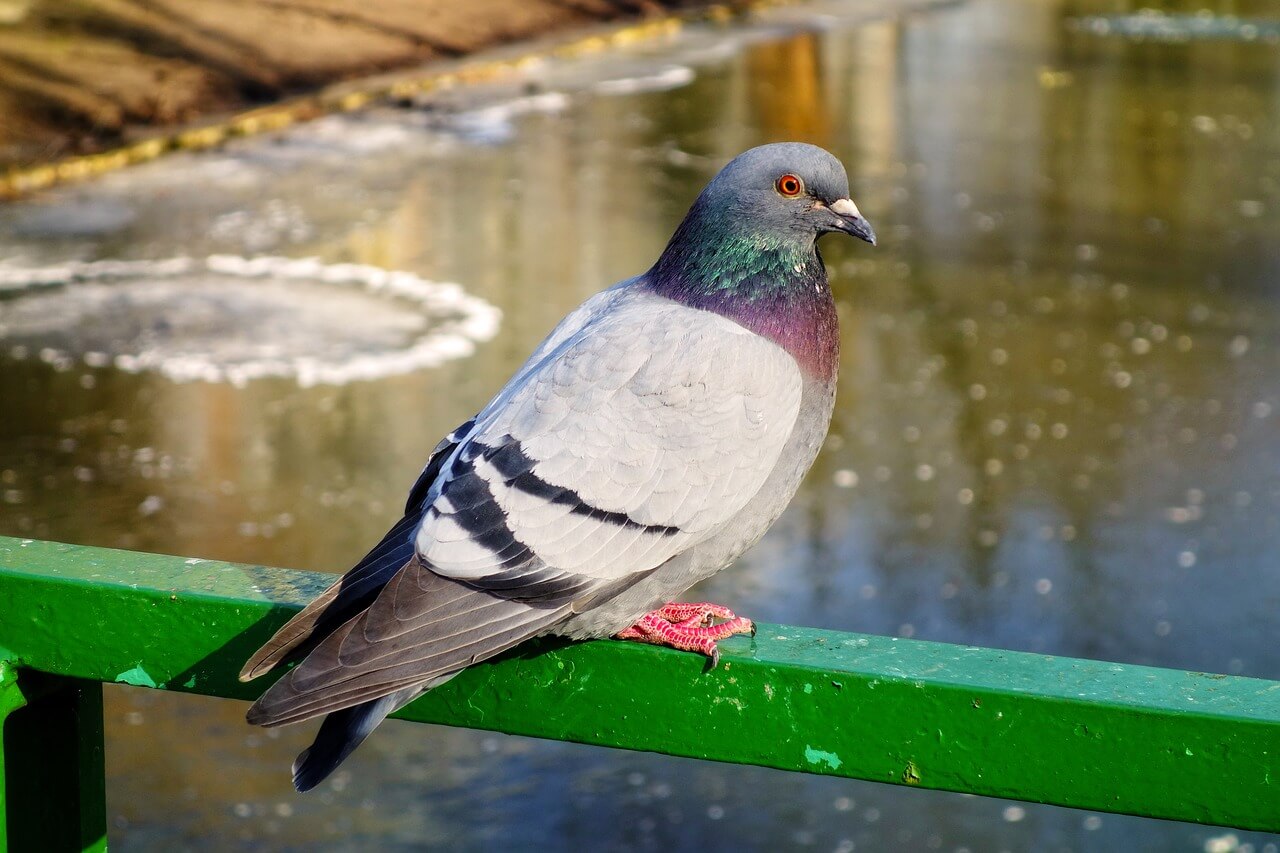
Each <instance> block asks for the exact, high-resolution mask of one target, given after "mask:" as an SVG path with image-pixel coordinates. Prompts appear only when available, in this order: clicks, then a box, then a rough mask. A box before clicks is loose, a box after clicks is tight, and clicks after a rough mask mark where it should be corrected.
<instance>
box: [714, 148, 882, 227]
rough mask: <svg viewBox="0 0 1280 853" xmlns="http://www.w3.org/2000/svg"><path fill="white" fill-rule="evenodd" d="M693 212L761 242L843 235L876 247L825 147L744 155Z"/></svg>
mask: <svg viewBox="0 0 1280 853" xmlns="http://www.w3.org/2000/svg"><path fill="white" fill-rule="evenodd" d="M694 212H696V213H697V215H698V216H699V217H701V218H703V219H705V220H711V221H712V222H714V224H715V225H717V226H718V229H717V230H721V231H723V232H725V233H736V234H741V235H745V236H755V237H756V238H758V239H759V240H761V241H762V242H771V241H779V240H786V239H794V240H796V241H799V242H800V243H802V244H803V243H804V242H805V241H806V240H807V241H809V242H810V243H812V241H813V240H815V239H817V237H819V236H820V235H822V234H825V233H828V232H831V231H840V232H843V233H845V234H850V235H852V236H854V237H857V238H859V239H862V240H866V241H867V242H868V243H870V244H871V245H873V246H874V245H875V244H876V235H875V232H874V231H872V230H871V225H870V223H868V222H867V220H866V219H865V218H863V216H862V213H861V212H860V211H859V210H858V206H857V205H856V204H854V203H853V201H852V199H850V198H849V178H848V176H847V175H846V174H845V171H844V166H843V165H842V164H841V163H840V161H839V160H837V159H836V158H835V157H833V156H832V155H831V154H830V153H828V152H826V151H824V150H823V149H821V148H818V147H817V146H815V145H805V144H803V143H799V142H781V143H777V144H774V145H762V146H760V147H759V148H752V149H751V150H750V151H747V152H745V153H743V154H740V155H739V156H738V157H736V158H734V160H733V161H732V162H730V163H729V165H727V166H725V167H724V168H723V169H721V170H720V174H718V175H716V177H715V179H714V180H712V182H711V183H710V184H708V185H707V188H706V189H705V190H703V192H702V195H701V197H699V199H698V201H697V203H695V205H694V210H693V211H690V213H691V214H692V213H694ZM708 224H711V223H710V222H709V223H708Z"/></svg>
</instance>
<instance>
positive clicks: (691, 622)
mask: <svg viewBox="0 0 1280 853" xmlns="http://www.w3.org/2000/svg"><path fill="white" fill-rule="evenodd" d="M716 619H722V620H724V621H722V622H719V623H717V622H715V620H716ZM747 633H749V634H751V635H752V636H755V633H756V626H755V624H754V623H753V622H752V621H751V620H750V619H747V618H745V617H742V616H738V615H736V614H735V613H734V612H733V611H732V610H730V609H729V608H727V607H723V606H721V605H719V604H709V603H705V602H704V603H698V604H690V603H685V602H676V601H673V602H671V603H669V604H666V605H663V606H662V607H660V608H658V609H657V610H654V611H653V612H651V613H646V614H644V615H643V616H641V617H640V619H639V620H638V621H637V622H636V624H634V625H632V626H631V627H630V628H627V629H626V630H624V631H621V632H619V633H618V634H616V635H615V636H616V637H617V638H618V639H619V640H635V641H637V642H641V643H652V644H654V645H658V646H669V647H670V648H673V649H680V650H682V651H687V652H701V653H702V654H704V655H706V656H707V658H708V664H709V665H708V667H707V668H708V669H715V668H716V667H717V666H718V665H719V663H720V650H719V649H718V648H717V647H716V641H717V640H723V639H725V638H726V637H732V636H733V635H734V634H747Z"/></svg>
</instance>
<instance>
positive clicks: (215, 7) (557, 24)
mask: <svg viewBox="0 0 1280 853" xmlns="http://www.w3.org/2000/svg"><path fill="white" fill-rule="evenodd" d="M690 5H695V4H694V3H693V2H692V0H466V2H460V0H219V2H217V3H209V2H204V0H0V117H3V120H0V170H3V169H6V168H14V167H23V166H30V165H32V164H36V163H42V162H49V161H52V160H57V159H59V158H64V157H68V156H74V155H80V154H92V153H95V152H98V151H103V150H107V149H110V148H113V147H116V146H119V145H121V144H125V143H128V142H131V141H134V140H136V139H144V138H146V137H147V136H148V135H152V134H155V133H156V132H157V131H158V130H159V129H161V128H166V127H173V126H178V125H183V124H187V123H190V122H193V121H198V120H199V119H201V118H202V117H205V116H214V115H224V114H228V113H232V112H235V111H240V110H244V109H248V108H252V107H255V106H259V105H263V104H267V103H270V102H272V101H275V100H277V99H280V98H283V97H288V96H291V95H297V94H303V93H306V92H308V91H311V90H314V89H316V88H318V87H321V86H324V85H326V84H329V83H333V82H336V81H341V80H348V79H352V78H356V77H361V76H364V75H368V74H372V73H376V72H381V71H387V70H392V69H398V68H406V67H412V66H415V65H420V64H422V63H427V62H431V61H433V60H440V59H448V58H456V57H460V56H465V55H467V54H470V53H473V52H475V51H477V50H480V49H482V48H486V47H491V46H494V45H498V44H503V43H507V42H512V41H516V40H519V39H524V38H529V37H531V36H535V35H540V34H544V33H549V32H553V31H558V30H568V29H571V28H574V27H582V26H586V25H589V24H592V23H599V22H602V21H610V20H617V19H626V18H640V17H643V16H646V15H654V14H659V13H661V12H663V11H665V10H667V9H671V8H676V7H681V6H690Z"/></svg>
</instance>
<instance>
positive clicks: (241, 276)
mask: <svg viewBox="0 0 1280 853" xmlns="http://www.w3.org/2000/svg"><path fill="white" fill-rule="evenodd" d="M4 295H7V298H4V299H0V353H5V354H7V355H8V356H9V357H11V358H17V359H24V358H29V357H33V356H34V357H38V358H39V359H40V360H42V361H45V362H47V363H49V364H52V365H54V366H55V367H57V368H60V369H69V368H70V367H71V366H73V365H74V364H75V363H76V362H77V361H82V362H84V363H85V364H86V365H88V366H90V367H105V366H108V365H113V366H115V367H116V368H118V369H120V370H125V371H128V372H134V373H138V372H142V371H154V372H157V373H160V374H161V375H163V376H166V377H168V378H169V379H172V380H174V381H176V382H189V381H207V382H229V383H231V384H233V385H244V384H246V383H248V382H250V381H252V380H255V379H260V378H264V377H285V378H292V379H294V380H295V381H297V382H298V384H300V385H304V386H309V385H318V384H327V385H337V384H343V383H346V382H352V381H356V380H362V379H378V378H382V377H385V376H392V375H397V374H403V373H409V372H411V371H415V370H420V369H422V368H427V367H434V366H437V365H439V364H442V363H444V362H446V361H449V360H451V359H455V358H462V357H465V356H467V355H470V354H471V353H472V352H473V351H474V349H475V345H476V343H479V342H481V341H486V340H489V339H490V338H492V337H493V336H494V335H495V334H496V333H497V330H498V324H499V321H500V319H501V312H500V311H499V310H498V309H497V308H495V307H494V306H492V305H490V304H489V303H487V302H485V301H484V300H482V299H479V298H477V297H475V296H471V295H470V294H468V293H466V292H465V291H464V290H463V289H462V287H461V286H460V285H457V284H451V283H441V282H434V281H428V280H426V279H423V278H421V277H419V276H416V275H414V274H412V273H408V272H393V271H390V270H385V269H381V268H379V267H373V266H365V265H362V264H325V263H322V262H320V261H319V260H316V259H313V258H303V259H294V258H279V257H259V258H244V257H239V256H233V255H212V256H210V257H208V258H205V259H203V260H200V259H194V258H170V259H167V260H142V261H114V260H107V261H93V262H88V263H82V262H69V263H66V264H59V265H56V266H48V267H38V268H18V267H14V266H11V265H4V264H0V296H4Z"/></svg>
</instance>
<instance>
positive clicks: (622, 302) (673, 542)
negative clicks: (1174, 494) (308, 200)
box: [241, 144, 873, 790]
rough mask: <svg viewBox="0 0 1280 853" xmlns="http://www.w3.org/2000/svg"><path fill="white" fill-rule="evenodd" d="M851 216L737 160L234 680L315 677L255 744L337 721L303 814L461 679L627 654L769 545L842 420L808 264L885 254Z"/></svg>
mask: <svg viewBox="0 0 1280 853" xmlns="http://www.w3.org/2000/svg"><path fill="white" fill-rule="evenodd" d="M780 175H786V176H791V175H794V176H797V179H798V181H802V182H803V184H805V185H806V187H807V190H806V192H805V194H804V196H803V197H801V196H798V195H797V196H791V195H790V194H789V193H787V192H783V190H784V189H785V190H789V189H791V185H790V184H789V183H786V184H784V183H780V181H781V178H780V177H779V176H780ZM775 182H779V183H777V184H776V186H777V190H776V191H775ZM847 195H848V187H847V182H846V181H845V178H844V171H843V168H841V167H840V164H839V163H838V161H836V160H835V159H834V158H832V157H831V156H830V155H828V154H826V152H823V151H821V149H816V148H813V147H811V146H800V145H794V144H792V145H780V146H765V147H763V148H759V149H753V150H752V151H750V152H747V153H746V154H744V155H742V156H741V157H739V158H738V159H737V160H735V161H734V163H733V164H731V165H730V166H729V167H727V168H726V169H725V171H724V172H723V173H722V174H721V176H720V177H718V178H717V179H716V181H713V182H712V184H711V185H710V186H709V188H708V189H707V190H706V191H704V193H703V196H702V197H700V199H699V202H698V203H697V204H695V206H694V208H693V210H691V212H690V214H689V217H687V218H686V220H685V223H684V224H683V225H682V226H681V231H678V232H677V234H676V236H675V237H673V239H672V243H671V245H669V246H668V248H667V250H666V252H664V254H663V258H662V259H661V260H660V261H659V263H658V264H657V265H655V267H654V268H653V269H652V270H650V271H649V272H648V273H646V274H644V275H641V276H638V277H636V278H634V279H630V280H627V281H624V282H622V283H620V284H618V285H616V286H614V287H613V288H610V289H609V290H606V291H604V292H602V293H600V294H597V295H596V296H594V297H592V298H591V299H589V300H587V301H586V302H585V303H583V305H582V306H580V307H579V308H578V309H576V310H575V311H574V312H572V313H571V314H570V315H569V316H568V317H566V318H565V319H564V320H563V321H562V322H561V323H560V324H559V326H557V328H556V329H555V330H554V331H553V332H552V333H551V335H550V336H549V337H548V338H547V339H546V340H545V341H543V343H542V344H541V345H540V346H539V347H538V348H537V350H536V351H535V352H534V353H533V355H532V356H530V358H529V360H528V361H527V362H526V363H525V365H524V366H523V367H522V368H521V369H520V370H519V371H518V372H517V373H516V375H515V376H514V377H513V378H512V379H511V380H510V381H509V382H508V383H507V385H506V386H505V387H504V388H503V389H502V390H501V391H499V392H498V394H497V396H496V397H495V398H494V399H493V401H492V402H490V403H489V405H488V406H486V407H485V408H484V410H483V411H481V412H480V413H479V414H477V415H476V417H475V418H473V419H472V420H470V421H468V422H467V423H465V424H463V425H462V426H460V427H459V428H458V429H457V430H455V431H454V432H453V433H451V434H450V435H449V436H448V437H447V438H446V439H445V440H444V441H442V442H441V443H440V444H439V445H438V446H437V448H436V450H435V452H434V453H433V454H432V457H431V459H430V461H429V462H428V463H427V465H426V467H425V468H424V470H423V472H422V474H421V475H420V477H419V479H418V482H417V483H416V484H415V486H414V488H413V490H412V492H411V495H410V498H409V501H408V503H407V505H406V508H405V516H404V518H403V519H401V521H400V522H399V523H397V524H396V525H395V526H394V527H393V528H392V529H391V531H390V532H389V533H388V534H387V536H386V537H385V538H384V539H383V541H382V542H381V543H380V544H379V545H378V546H376V547H375V548H374V549H373V550H372V551H370V553H369V554H368V555H366V557H365V558H364V559H363V560H362V561H361V562H360V563H359V564H357V565H356V566H355V567H354V568H353V569H352V570H351V571H350V572H348V573H347V575H345V576H344V577H343V578H342V579H341V580H339V581H338V582H337V583H335V584H334V585H333V586H332V587H331V588H330V589H329V590H328V591H326V592H325V593H324V594H323V595H321V596H320V597H319V598H318V599H317V600H316V601H315V602H313V603H312V604H311V605H309V606H308V607H307V608H306V609H305V610H304V611H303V612H302V613H300V614H298V616H296V617H295V618H294V619H293V620H292V621H291V622H290V623H289V624H288V625H286V626H285V627H284V628H282V629H281V630H280V631H279V632H278V633H277V635H276V636H275V637H273V638H272V640H271V641H270V642H268V643H267V644H266V645H265V646H264V647H263V648H262V649H261V650H260V651H259V652H258V653H257V654H255V655H254V657H253V658H252V659H251V660H250V661H249V662H248V663H247V664H246V665H245V668H244V671H243V672H242V673H241V677H242V678H246V679H247V678H253V677H256V676H258V675H261V674H263V673H265V672H268V671H270V670H271V669H273V668H275V667H277V666H279V665H280V664H282V663H289V662H293V661H297V660H301V661H302V662H301V663H300V664H299V665H298V666H296V667H295V668H293V669H292V670H290V671H289V672H288V673H287V674H286V675H285V676H284V677H283V678H281V679H280V680H279V681H278V682H276V684H275V685H273V686H272V687H271V688H270V689H269V690H267V691H266V693H265V694H263V696H262V697H261V698H260V699H259V700H258V701H257V702H256V703H255V704H254V705H253V707H252V708H251V709H250V711H249V715H248V718H249V721H250V722H252V723H255V724H258V725H266V726H274V725H281V724H285V723H291V722H296V721H300V720H304V719H308V718H310V717H314V716H318V715H321V714H328V715H330V716H329V717H328V719H327V720H326V722H325V724H324V725H323V726H322V728H321V731H320V734H319V735H318V736H317V740H316V742H315V744H313V746H312V747H311V749H310V750H308V751H307V752H304V753H303V755H301V756H299V760H298V762H297V763H296V764H295V768H294V770H295V784H296V785H297V786H298V788H299V790H306V789H308V788H310V787H312V786H314V785H315V784H317V783H318V782H319V781H320V780H321V779H323V778H324V777H325V776H326V775H328V773H329V772H331V771H332V770H333V768H334V767H336V766H337V765H338V764H339V763H340V762H341V761H342V760H343V759H344V758H345V757H346V756H347V755H348V754H349V753H350V752H351V750H352V749H354V748H355V746H356V745H358V744H359V742H360V741H362V740H363V739H364V737H365V736H367V735H368V733H369V732H370V731H372V730H373V728H374V727H375V726H376V725H377V724H378V723H379V722H381V720H382V719H383V718H384V717H385V716H386V715H387V714H388V713H391V712H393V711H394V710H395V709H396V708H398V707H400V706H401V705H403V704H405V703H407V702H408V701H410V700H412V699H413V698H414V697H416V696H417V695H419V694H420V693H421V692H422V691H423V690H425V689H429V688H430V687H432V686H435V685H436V684H439V683H441V682H443V681H444V680H447V679H448V678H449V677H451V676H452V675H454V674H456V673H457V672H458V671H460V670H461V669H463V668H465V667H467V666H469V665H471V664H473V663H475V662H478V661H482V660H485V659H487V658H489V657H492V656H494V655H496V654H499V653H501V652H502V651H504V650H506V649H508V648H511V647H512V646H514V645H516V644H518V643H520V642H522V641H524V640H526V639H528V638H530V637H533V636H535V635H538V634H542V633H556V634H563V635H566V636H569V637H573V638H584V637H600V636H609V635H612V634H615V633H618V632H619V631H621V630H623V629H624V628H627V627H628V626H630V625H631V624H633V623H634V622H635V621H636V620H637V619H638V618H639V617H640V616H641V615H643V614H644V613H646V612H648V611H650V610H652V609H654V608H655V607H657V606H658V605H660V604H662V603H663V602H665V601H667V600H670V599H671V598H673V597H675V596H678V595H679V594H680V593H682V592H683V591H684V590H685V589H687V588H688V587H690V586H691V585H693V584H694V583H696V582H697V581H699V580H702V579H703V578H705V577H708V576H709V575H711V574H713V573H715V572H716V571H718V570H720V569H721V568H723V567H724V566H725V565H726V564H728V563H729V562H731V561H732V560H733V559H734V558H736V557H737V556H738V555H739V554H741V553H742V552H743V551H744V550H746V549H747V548H748V547H750V546H751V545H752V544H753V543H754V542H755V541H756V540H758V539H759V537H760V536H761V535H763V533H764V532H765V530H767V529H768V527H769V525H770V524H772V523H773V521H774V520H775V519H776V518H777V517H778V515H779V514H780V513H781V512H782V510H783V509H784V508H785V506H786V504H787V503H788V502H789V501H790V499H791V497H792V496H793V494H794V493H795V490H796V489H797V488H798V486H799V483H800V480H801V478H802V477H803V475H804V473H805V472H806V471H807V470H808V468H809V466H810V465H811V464H812V461H813V459H814V456H815V455H816V453H817V450H818V447H819V445H820V444H821V441H822V438H823V436H824V435H825V433H826V428H827V425H828V423H829V421H830V417H831V410H832V405H833V399H834V388H835V354H836V353H837V352H838V337H837V336H836V327H835V312H834V305H833V303H832V300H831V295H830V291H829V289H828V288H827V283H826V275H825V270H824V269H823V267H822V263H821V259H820V258H819V257H818V256H817V252H816V249H815V246H814V243H815V240H816V238H817V236H818V235H819V234H820V233H822V232H824V231H829V230H841V231H847V232H849V233H854V234H857V235H858V236H862V237H864V239H869V240H871V239H873V237H871V236H869V235H870V229H869V227H867V226H866V223H865V220H862V219H861V216H860V215H859V214H857V210H856V208H855V207H853V206H852V203H851V202H848V201H847ZM747 201H749V202H750V204H751V206H744V204H745V203H746V202H747ZM850 210H851V211H852V212H851V213H850ZM780 223H783V224H780ZM664 264H665V265H666V266H664Z"/></svg>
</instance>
